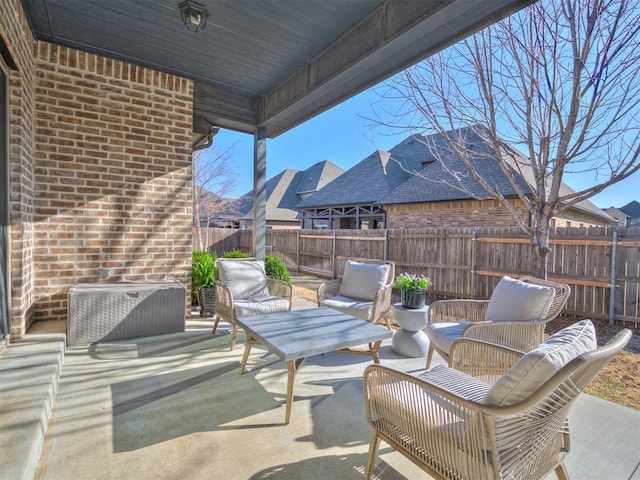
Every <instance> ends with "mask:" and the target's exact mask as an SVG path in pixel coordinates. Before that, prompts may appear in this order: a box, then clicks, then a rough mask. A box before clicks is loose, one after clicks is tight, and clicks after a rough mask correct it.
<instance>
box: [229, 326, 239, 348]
mask: <svg viewBox="0 0 640 480" xmlns="http://www.w3.org/2000/svg"><path fill="white" fill-rule="evenodd" d="M237 335H238V325H236V324H235V323H234V324H233V330H232V331H231V345H230V346H229V351H231V352H232V351H233V349H234V348H235V347H236V336H237Z"/></svg>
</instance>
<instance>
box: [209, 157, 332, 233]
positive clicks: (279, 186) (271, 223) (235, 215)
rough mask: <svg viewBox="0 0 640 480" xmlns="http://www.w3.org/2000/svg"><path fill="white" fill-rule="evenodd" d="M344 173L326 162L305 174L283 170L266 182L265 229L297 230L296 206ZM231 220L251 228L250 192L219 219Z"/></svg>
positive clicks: (309, 169) (241, 226)
mask: <svg viewBox="0 0 640 480" xmlns="http://www.w3.org/2000/svg"><path fill="white" fill-rule="evenodd" d="M343 172H344V170H343V169H342V168H340V167H338V166H337V165H335V164H333V163H331V162H330V161H328V160H325V161H322V162H318V163H315V164H314V165H312V166H311V167H309V168H308V169H306V170H304V171H299V170H292V169H286V170H283V171H282V172H280V173H279V174H278V175H276V176H275V177H272V178H270V179H269V180H267V184H266V190H267V206H266V216H267V228H299V227H300V218H299V213H300V212H299V210H297V209H296V205H297V204H298V203H300V201H301V200H303V199H305V198H307V197H308V196H310V195H312V194H313V193H315V192H317V191H318V190H320V189H321V188H322V187H324V186H326V185H327V184H329V183H330V182H331V181H332V180H335V179H336V178H338V177H339V176H340V175H341V174H342V173H343ZM225 218H226V219H228V220H229V219H232V220H233V221H234V222H235V224H236V226H237V227H239V228H251V226H252V225H253V191H251V192H248V193H246V194H244V195H243V196H241V197H240V198H238V199H237V200H236V201H235V202H232V203H231V204H230V206H229V209H228V211H227V214H226V215H225V214H222V215H221V219H225Z"/></svg>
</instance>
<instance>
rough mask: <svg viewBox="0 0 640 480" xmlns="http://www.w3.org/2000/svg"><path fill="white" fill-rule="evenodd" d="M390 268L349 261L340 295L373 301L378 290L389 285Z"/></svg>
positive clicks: (345, 268)
mask: <svg viewBox="0 0 640 480" xmlns="http://www.w3.org/2000/svg"><path fill="white" fill-rule="evenodd" d="M389 268H391V267H390V266H389V265H377V264H373V263H359V262H354V261H352V260H347V263H346V265H345V267H344V275H343V277H342V284H341V285H340V291H339V292H338V293H339V294H340V295H342V296H344V297H351V298H357V299H359V300H371V301H373V300H374V299H375V297H376V293H377V292H378V290H380V289H381V288H382V287H384V286H385V285H386V284H387V279H388V277H389Z"/></svg>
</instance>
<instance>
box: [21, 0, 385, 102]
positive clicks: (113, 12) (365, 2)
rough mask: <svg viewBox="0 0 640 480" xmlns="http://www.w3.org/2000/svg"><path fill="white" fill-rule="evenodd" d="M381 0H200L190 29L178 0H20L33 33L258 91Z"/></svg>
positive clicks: (247, 91) (253, 92)
mask: <svg viewBox="0 0 640 480" xmlns="http://www.w3.org/2000/svg"><path fill="white" fill-rule="evenodd" d="M378 1H379V0H352V1H347V2H345V1H343V0H325V1H322V2H316V1H314V2H306V1H299V0H294V1H291V0H262V1H255V0H218V1H213V0H200V2H199V3H201V4H203V5H205V6H206V7H207V9H208V11H209V18H208V20H207V25H206V27H205V29H204V30H203V31H202V32H199V33H197V34H194V33H191V32H189V31H187V30H186V28H185V27H184V25H183V24H182V21H181V18H180V12H179V9H178V7H177V5H178V4H179V3H180V0H175V1H171V0H137V1H135V2H134V1H131V0H108V1H105V0H23V3H24V5H25V7H26V9H27V12H28V14H29V17H30V19H31V23H32V26H33V29H34V33H35V35H36V37H38V38H40V39H42V40H47V41H51V42H54V43H60V44H64V45H68V46H72V47H75V48H78V49H82V50H87V51H92V52H95V53H100V54H103V55H106V56H110V57H116V58H119V59H122V60H125V61H129V62H134V63H138V64H142V65H146V66H149V67H152V68H155V69H159V70H162V71H166V72H170V73H174V74H177V75H180V76H183V77H187V78H191V79H193V80H197V81H201V82H204V83H209V84H212V85H216V86H220V87H224V88H227V89H231V90H236V91H238V92H244V93H245V94H246V95H249V96H253V97H258V96H261V95H264V94H265V93H267V92H269V91H270V90H271V89H273V87H274V86H275V85H276V84H277V83H278V82H280V81H281V80H282V79H283V78H286V76H288V75H290V74H291V73H293V72H294V71H295V70H296V69H298V68H299V67H300V65H301V64H303V63H304V62H305V61H306V60H307V59H308V58H311V57H313V56H315V55H317V54H318V53H319V52H320V51H322V50H323V49H324V48H327V47H328V46H329V45H330V44H331V43H332V42H334V41H335V39H336V38H337V37H339V36H340V35H342V34H343V33H345V31H346V30H347V29H348V28H349V27H350V26H351V25H352V24H353V23H355V22H357V21H358V20H359V19H360V18H362V17H363V16H365V15H366V14H367V13H368V12H369V11H370V10H371V9H372V8H374V7H375V5H376V4H377V3H378Z"/></svg>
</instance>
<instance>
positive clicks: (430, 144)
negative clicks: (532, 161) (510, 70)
mask: <svg viewBox="0 0 640 480" xmlns="http://www.w3.org/2000/svg"><path fill="white" fill-rule="evenodd" d="M457 133H459V134H460V135H462V136H464V138H465V143H466V145H467V147H468V148H470V149H472V150H473V151H474V152H476V154H475V155H474V156H472V157H471V158H470V160H471V163H472V164H473V165H474V170H475V171H476V172H478V174H479V175H480V176H481V177H482V178H484V180H485V181H486V182H487V183H488V184H489V185H491V186H494V187H495V188H496V189H497V190H499V191H500V192H502V194H503V195H504V196H506V197H510V196H514V195H516V191H515V189H514V188H513V185H512V184H511V182H510V181H509V179H508V178H507V176H506V175H505V174H504V173H503V172H502V170H501V168H500V165H499V163H498V162H497V160H496V155H495V150H493V149H492V148H491V147H489V146H487V145H486V143H484V142H482V141H481V139H480V137H479V136H478V135H476V134H475V133H474V132H473V130H472V128H468V129H461V130H459V131H458V132H457ZM415 143H417V144H418V145H419V147H418V148H421V149H422V151H423V158H427V159H428V162H425V164H424V168H422V169H421V170H420V171H419V172H418V174H417V175H413V176H412V177H411V178H410V179H408V180H407V181H406V182H404V183H403V184H401V185H399V186H398V187H397V188H396V189H394V190H393V191H392V192H390V193H389V195H386V196H385V197H382V198H380V199H378V201H377V203H378V204H385V205H389V204H399V203H423V202H439V201H449V200H466V199H469V198H476V199H485V198H490V196H489V194H488V193H487V191H486V190H485V189H484V188H483V187H482V185H481V184H480V182H478V181H477V180H476V179H475V178H474V177H473V175H472V174H471V173H469V170H468V168H467V167H466V165H465V164H464V163H463V162H462V160H460V159H459V158H458V157H457V156H456V155H454V154H453V153H452V152H451V151H450V149H449V147H448V145H447V144H446V143H445V139H444V138H443V137H442V136H441V135H431V136H429V137H424V136H420V137H417V138H416V140H415ZM434 149H437V150H438V152H439V157H440V159H437V160H436V159H435V157H434V155H433V154H432V153H431V152H432V151H433V150H434ZM512 171H513V173H514V175H515V176H516V178H519V182H518V184H519V186H520V188H521V189H522V190H523V191H524V192H525V193H530V189H529V186H528V184H527V183H526V182H525V181H524V179H523V178H522V177H521V176H520V175H518V174H517V173H516V172H515V170H513V169H512Z"/></svg>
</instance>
